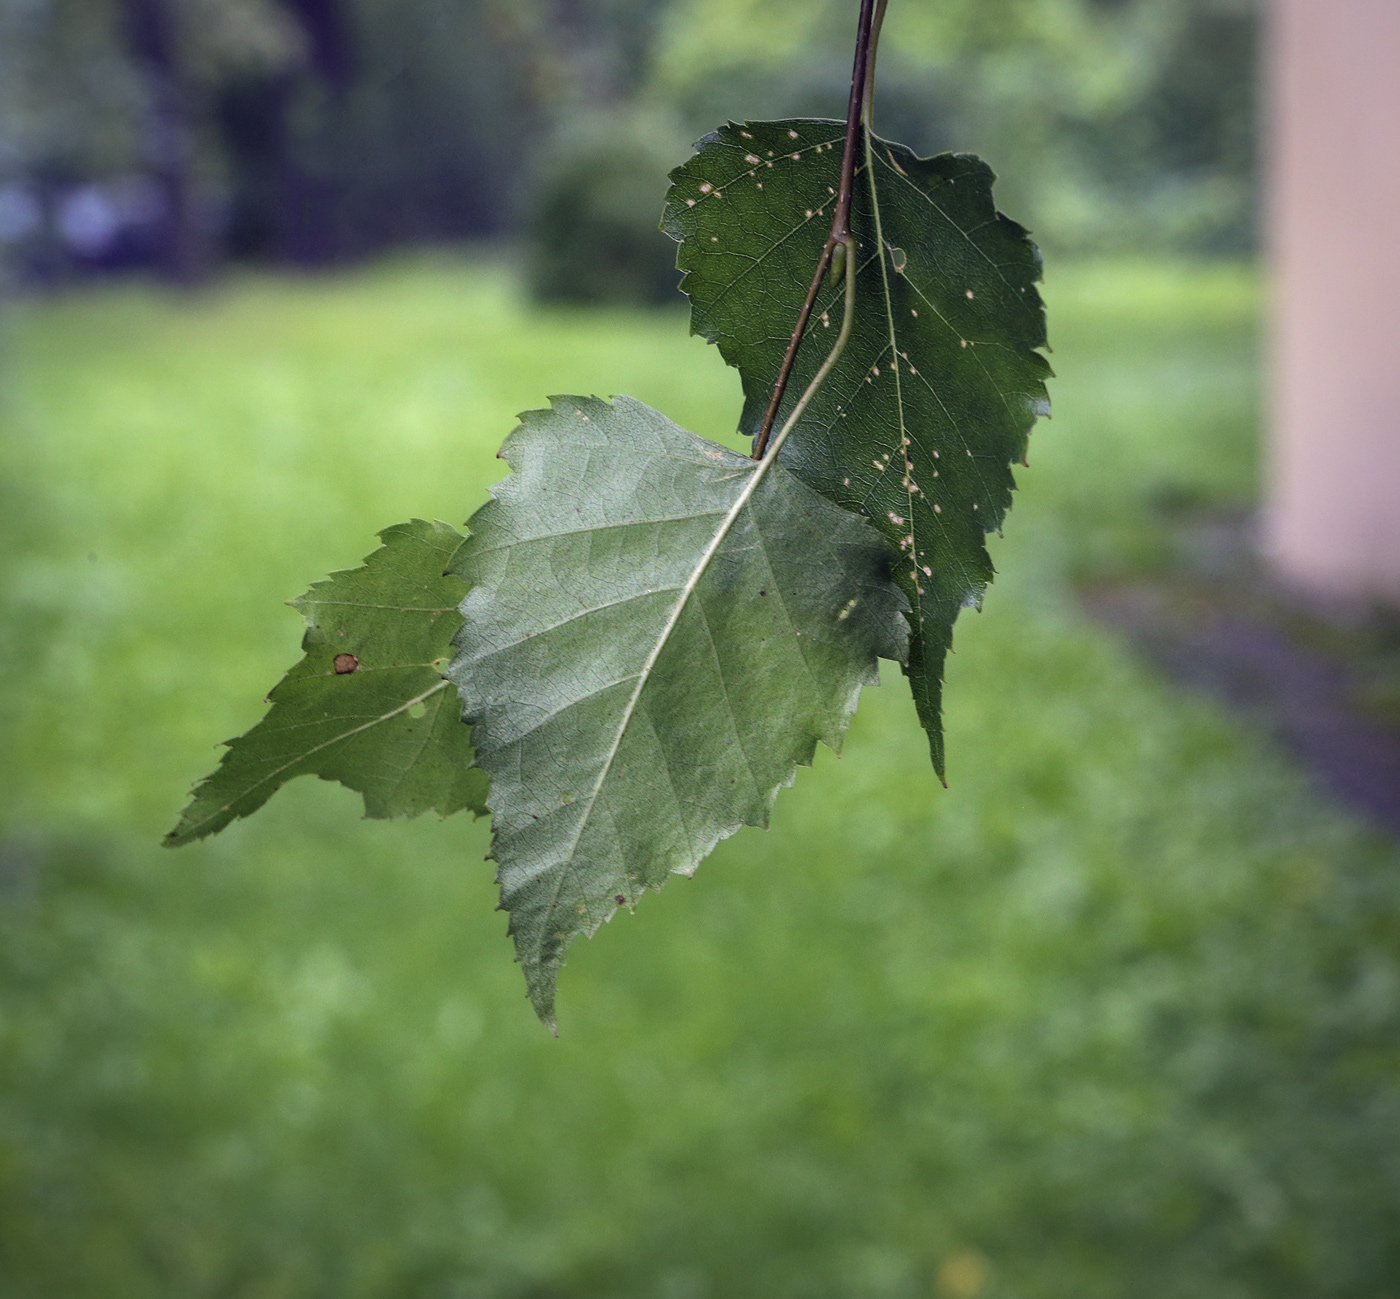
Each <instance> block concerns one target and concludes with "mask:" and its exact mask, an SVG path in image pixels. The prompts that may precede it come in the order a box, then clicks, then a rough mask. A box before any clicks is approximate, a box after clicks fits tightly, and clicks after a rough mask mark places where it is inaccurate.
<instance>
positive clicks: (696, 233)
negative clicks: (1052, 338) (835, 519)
mask: <svg viewBox="0 0 1400 1299" xmlns="http://www.w3.org/2000/svg"><path fill="white" fill-rule="evenodd" d="M844 130H845V124H844V123H842V122H830V121H819V120H811V119H799V120H793V121H779V122H748V123H745V124H744V125H742V126H740V125H736V124H733V123H731V124H730V125H728V126H726V127H724V128H722V129H721V130H719V131H716V132H714V133H713V134H711V135H708V136H706V137H705V138H704V139H703V140H701V141H700V143H699V145H698V146H697V149H698V152H697V153H696V155H695V156H694V157H693V158H691V159H690V160H689V161H688V162H686V163H685V164H684V165H682V166H681V167H679V168H677V169H676V170H675V171H674V172H672V173H671V179H672V182H673V183H672V188H671V191H670V194H669V195H668V199H667V205H666V214H665V218H664V225H665V228H666V230H667V231H668V232H669V233H670V234H671V235H672V237H673V238H675V239H677V240H679V241H681V245H682V246H681V249H680V254H679V258H678V262H679V265H680V268H681V269H682V270H683V271H684V272H685V278H684V279H683V280H682V283H681V287H682V288H683V289H684V291H685V292H686V293H688V294H689V295H690V299H691V327H692V330H693V331H694V332H696V333H699V334H702V335H703V336H704V337H705V338H707V339H709V340H710V341H711V342H714V343H718V345H719V349H720V352H721V354H722V355H723V356H724V359H725V360H726V361H728V362H729V364H731V365H733V366H736V367H737V368H738V370H739V373H740V377H741V379H742V381H743V387H744V396H745V404H744V413H743V417H742V420H741V427H742V429H743V430H744V431H745V432H746V433H748V434H750V435H752V434H753V433H754V432H756V431H757V429H758V427H759V424H760V423H761V421H762V418H763V412H764V408H765V406H766V405H767V403H768V399H769V395H770V393H771V391H772V387H773V380H774V377H775V375H776V374H777V372H778V367H779V365H780V363H781V361H782V357H783V351H784V348H785V345H786V342H787V337H788V334H789V332H790V331H791V328H792V322H793V320H794V319H795V318H796V316H797V312H798V309H799V307H800V306H801V303H802V301H803V297H804V294H805V292H806V290H807V286H808V283H809V281H810V280H811V277H812V270H813V267H815V266H816V264H817V258H818V256H819V254H820V250H821V247H822V244H823V242H824V241H825V239H826V237H827V234H828V231H829V228H830V225H831V210H832V209H831V205H832V203H833V202H834V200H835V196H836V192H837V188H838V185H839V171H840V158H841V142H842V136H843V133H844ZM858 163H859V165H858V168H857V171H856V175H855V186H854V192H853V196H852V205H851V217H850V224H851V230H852V237H853V240H854V243H855V247H854V250H853V255H854V256H855V257H856V258H857V287H856V296H855V317H854V322H853V328H852V334H851V338H850V341H849V343H848V344H847V346H846V348H845V351H844V352H843V354H842V356H841V358H840V360H839V361H838V363H837V364H836V366H835V368H834V369H833V371H832V373H831V374H830V376H829V377H828V378H827V380H826V382H825V383H824V385H823V386H822V387H821V389H820V390H819V391H818V392H817V394H816V396H815V397H814V398H813V400H812V402H811V405H810V406H809V407H808V409H807V410H806V412H805V413H804V414H803V416H802V418H801V420H800V421H799V422H798V424H797V426H796V428H795V429H794V430H793V433H792V435H791V436H790V437H789V439H788V441H787V443H786V445H785V446H784V448H783V450H782V454H781V463H782V464H783V465H784V466H785V467H787V468H788V469H790V470H792V471H793V472H794V473H795V474H797V475H798V476H799V477H800V478H802V479H803V481H805V482H806V483H808V484H809V485H810V486H812V487H814V488H816V489H817V490H818V491H820V492H821V493H822V494H823V495H824V496H826V497H827V498H828V499H830V500H832V501H835V502H837V503H838V504H840V505H843V506H845V507H847V508H849V509H853V510H859V511H861V512H862V513H864V514H865V515H867V516H868V517H869V518H870V519H871V520H872V521H873V522H874V524H875V526H876V527H877V528H879V530H880V531H881V532H882V533H883V534H884V535H885V537H887V538H888V539H889V541H890V543H891V545H892V546H893V547H894V550H895V553H896V554H897V555H898V561H897V563H896V564H895V575H896V578H897V580H898V581H899V583H900V585H901V587H902V588H903V590H904V592H905V594H906V596H907V597H908V599H909V602H910V606H911V610H912V613H911V620H912V622H913V626H914V636H913V639H912V641H911V645H910V655H909V664H908V667H907V669H906V670H907V672H908V674H909V677H910V680H911V684H912V686H913V691H914V699H915V702H916V704H917V706H918V709H919V716H920V719H921V721H922V722H923V724H924V726H925V728H926V729H927V730H928V732H929V743H930V750H931V753H932V757H933V762H934V766H935V768H936V769H937V770H938V772H939V774H940V775H942V774H943V768H944V760H943V740H942V732H941V721H940V712H941V696H942V676H943V661H944V657H945V655H946V653H947V650H948V647H949V645H950V643H951V640H952V631H953V623H954V620H955V619H956V618H957V616H958V611H959V610H960V609H961V608H962V607H964V606H966V605H969V604H976V603H978V602H979V601H980V600H981V597H982V592H983V590H984V589H985V587H986V584H987V583H988V582H989V581H990V580H991V578H992V571H993V570H992V565H991V560H990V558H989V556H988V554H987V550H986V545H985V541H984V537H985V534H986V533H987V532H990V531H993V530H995V529H997V528H999V527H1000V526H1001V523H1002V520H1003V518H1004V516H1005V514H1006V511H1007V509H1008V507H1009V506H1010V504H1011V491H1012V488H1013V487H1014V485H1015V484H1014V481H1013V479H1012V476H1011V470H1010V465H1011V464H1012V463H1014V462H1016V461H1019V460H1022V459H1024V456H1025V450H1026V438H1027V435H1028V434H1029V432H1030V428H1031V425H1032V424H1033V423H1034V422H1035V419H1036V417H1037V416H1038V415H1043V414H1047V413H1048V410H1049V404H1048V400H1047V397H1046V393H1045V379H1046V378H1047V377H1049V375H1050V367H1049V365H1048V364H1047V363H1046V361H1045V358H1044V357H1043V356H1041V355H1040V353H1039V352H1038V351H1037V350H1036V349H1038V348H1041V347H1043V346H1044V345H1045V313H1044V309H1043V306H1042V304H1041V300H1040V295H1039V294H1038V292H1037V291H1036V287H1035V284H1036V281H1037V280H1038V279H1039V278H1040V257H1039V253H1038V252H1037V250H1036V248H1035V246H1034V245H1033V244H1032V243H1031V241H1030V239H1029V238H1028V237H1027V234H1026V231H1025V230H1024V229H1023V228H1022V227H1021V226H1019V225H1017V224H1016V223H1015V222H1014V221H1011V220H1009V219H1008V218H1006V217H1004V216H1002V215H1001V214H1000V213H999V212H997V210H996V208H995V205H994V204H993V201H992V181H993V179H994V177H993V175H992V171H991V169H990V168H989V167H988V166H987V165H986V163H984V162H982V161H981V160H980V159H978V158H975V157H973V156H972V155H970V154H942V155H940V156H939V157H936V158H919V157H916V156H915V155H914V154H913V153H911V152H910V151H909V150H908V149H906V148H904V147H903V146H902V145H897V144H889V143H887V142H886V141H884V140H880V139H878V138H875V137H871V136H868V135H867V137H866V147H865V150H864V152H863V154H862V155H861V156H859V158H858ZM843 304H844V282H843V281H842V280H841V279H840V278H839V277H835V276H828V277H827V281H826V283H825V284H824V285H823V287H822V290H821V293H820V295H819V296H818V299H817V302H816V306H815V309H814V312H813V317H812V322H813V323H812V327H811V328H810V329H809V331H808V335H807V338H806V340H805V342H804V344H803V346H802V348H801V350H800V352H799V353H798V358H797V363H796V365H795V367H794V370H793V378H792V382H791V383H790V385H789V387H788V389H787V396H786V398H785V401H784V405H783V408H782V410H781V411H780V413H779V422H781V420H782V418H783V416H784V415H785V414H786V412H787V410H788V409H790V408H791V406H792V404H793V402H794V401H795V399H796V396H797V394H800V393H801V392H802V391H803V390H804V389H805V388H806V386H807V383H808V381H809V380H810V378H811V376H812V375H813V374H814V373H815V371H816V369H817V367H818V366H819V365H820V364H821V362H822V361H823V360H824V359H825V357H826V354H827V351H828V349H829V346H830V345H829V343H828V342H826V341H825V340H827V339H829V338H830V337H832V335H834V333H835V331H836V329H837V327H838V325H839V322H840V319H841V311H842V307H843Z"/></svg>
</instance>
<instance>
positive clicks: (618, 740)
mask: <svg viewBox="0 0 1400 1299" xmlns="http://www.w3.org/2000/svg"><path fill="white" fill-rule="evenodd" d="M781 446H782V444H781V442H778V441H776V440H775V442H774V445H773V446H772V447H771V448H770V449H769V451H768V454H767V455H766V456H764V458H763V459H762V460H760V461H759V462H758V464H757V466H756V467H755V468H754V469H753V470H752V471H751V477H750V479H749V481H748V482H747V483H746V484H745V485H744V488H743V490H742V491H741V492H740V493H739V495H738V496H737V497H735V499H734V504H733V505H732V506H730V508H729V510H728V511H727V512H726V513H725V515H724V521H723V522H722V523H721V524H720V526H719V527H718V528H717V529H716V530H715V535H714V537H712V538H711V540H710V544H709V545H708V546H706V547H705V550H704V553H703V554H702V555H701V556H700V559H699V560H698V562H697V563H696V565H695V567H694V569H693V570H692V572H691V575H690V577H689V578H687V579H686V583H685V585H684V586H683V587H682V588H681V591H680V594H679V595H678V596H677V598H676V602H675V604H674V605H672V607H671V614H670V616H669V617H668V618H667V620H666V625H665V626H664V627H663V628H662V629H661V634H660V636H658V637H657V640H656V644H655V645H654V646H653V648H652V651H651V653H650V654H649V655H648V656H647V661H646V662H645V663H644V664H643V665H642V670H641V672H640V673H639V674H638V676H637V685H636V687H635V689H634V690H633V691H632V695H631V697H630V698H629V699H628V701H627V705H626V707H625V708H624V709H623V711H622V716H621V718H619V720H618V724H617V729H616V732H615V733H614V735H613V742H612V745H611V746H610V747H609V749H608V756H607V757H606V758H605V759H604V761H603V767H602V770H601V771H600V772H599V773H598V779H597V780H596V781H594V784H593V789H592V791H591V792H590V793H589V795H588V805H587V808H586V810H585V811H584V813H583V815H582V816H581V817H579V820H578V828H577V829H576V830H575V832H574V837H573V840H572V842H571V843H570V844H569V849H568V853H567V855H566V856H565V857H564V859H563V861H562V862H561V863H560V869H559V871H558V875H557V878H556V879H555V882H554V888H553V889H552V890H551V892H550V897H549V902H548V905H547V906H546V907H545V913H544V921H543V923H542V924H541V925H540V927H539V938H538V939H537V940H536V943H535V949H536V952H537V953H539V952H541V951H542V950H543V947H544V943H545V939H546V937H547V936H548V932H549V928H550V925H551V924H552V922H553V920H554V913H555V911H556V910H557V908H558V905H559V895H560V893H561V892H562V891H563V888H564V880H565V878H566V877H567V876H568V875H569V874H570V873H571V871H570V865H571V864H572V862H573V859H574V853H575V852H576V851H577V850H578V845H579V841H580V840H581V839H582V838H583V832H584V830H585V829H586V828H587V827H588V824H589V822H590V821H591V820H592V818H593V810H594V808H595V807H596V806H597V804H598V798H599V795H600V794H601V793H602V791H603V786H604V785H605V784H606V783H607V779H608V776H609V775H610V774H611V772H612V765H613V762H614V761H615V760H616V758H617V754H618V750H619V749H620V748H621V747H622V740H623V737H624V735H626V733H627V728H628V727H629V726H630V725H631V724H632V717H633V715H634V714H635V712H636V710H637V703H638V701H639V700H640V699H641V697H642V692H643V691H644V690H645V689H646V687H647V683H648V682H649V681H650V680H651V674H652V671H653V669H654V668H655V667H656V664H657V661H658V660H659V659H660V657H661V655H662V653H663V652H664V651H665V649H666V646H667V644H668V643H669V641H670V639H671V633H672V632H673V631H675V629H676V626H677V624H678V623H679V622H680V618H681V614H682V613H683V612H684V610H685V606H686V603H687V602H688V601H689V599H690V597H691V596H692V595H693V594H694V593H695V588H696V587H697V586H698V585H699V583H700V579H701V578H702V577H703V576H704V574H705V572H706V570H707V569H708V568H709V565H710V562H711V560H713V559H714V557H715V555H716V554H717V553H718V551H719V548H720V546H721V545H722V544H723V542H724V539H725V538H726V537H727V536H728V535H729V532H730V530H731V529H732V528H733V526H734V522H735V520H736V519H737V518H738V517H739V515H740V514H741V513H742V512H743V510H744V508H745V507H746V506H747V505H748V503H749V501H750V500H751V499H752V498H753V494H754V492H755V491H756V490H757V489H758V485H759V484H760V483H761V482H762V481H763V479H764V477H765V476H766V475H767V473H768V470H769V469H770V468H771V467H772V466H773V465H774V464H776V463H777V453H778V451H779V450H780V449H781ZM702 517H703V516H702Z"/></svg>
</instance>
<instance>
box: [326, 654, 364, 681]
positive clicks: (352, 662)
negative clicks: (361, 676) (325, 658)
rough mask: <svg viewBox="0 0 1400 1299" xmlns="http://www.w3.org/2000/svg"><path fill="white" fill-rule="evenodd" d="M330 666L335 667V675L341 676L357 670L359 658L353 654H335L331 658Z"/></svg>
mask: <svg viewBox="0 0 1400 1299" xmlns="http://www.w3.org/2000/svg"><path fill="white" fill-rule="evenodd" d="M331 666H332V667H333V668H335V674H336V676H338V677H343V676H345V675H346V674H347V673H350V672H355V671H358V670H359V666H360V660H359V659H357V658H356V657H355V656H354V655H353V654H337V655H336V656H335V658H334V659H332V660H331Z"/></svg>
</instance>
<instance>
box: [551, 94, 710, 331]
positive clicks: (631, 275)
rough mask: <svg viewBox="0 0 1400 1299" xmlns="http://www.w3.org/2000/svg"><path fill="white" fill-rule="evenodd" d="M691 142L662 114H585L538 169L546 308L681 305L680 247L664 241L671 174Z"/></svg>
mask: <svg viewBox="0 0 1400 1299" xmlns="http://www.w3.org/2000/svg"><path fill="white" fill-rule="evenodd" d="M685 155H686V145H685V136H684V134H683V133H682V132H681V131H680V130H679V129H678V128H677V127H676V126H675V125H674V124H672V123H670V122H667V121H664V120H662V121H658V120H657V119H656V115H655V114H652V115H643V114H639V113H637V112H635V111H614V112H612V113H606V112H600V111H594V112H589V113H585V114H584V115H583V116H581V118H580V119H579V120H578V121H577V122H575V123H574V124H573V125H572V126H571V127H568V128H565V129H562V130H561V131H560V132H559V133H558V135H557V136H556V138H555V140H554V143H553V145H552V147H551V148H550V149H549V150H548V152H547V153H546V154H545V155H544V157H543V158H542V159H541V160H540V163H539V169H538V174H537V175H536V177H535V178H534V184H533V185H532V186H531V194H532V199H531V206H530V211H529V218H528V223H527V225H526V236H527V242H526V248H527V252H528V258H529V262H528V269H529V282H530V288H531V291H532V292H533V294H534V296H535V297H536V298H537V299H538V300H539V301H541V302H573V303H607V302H613V303H621V304H628V305H632V306H646V305H651V304H659V303H666V302H673V303H679V302H680V301H681V298H680V295H679V294H678V292H677V285H678V284H679V282H680V274H679V272H678V271H677V270H676V245H675V243H674V242H672V240H671V239H670V238H669V237H668V236H666V235H665V234H663V233H662V232H661V207H662V203H661V200H662V197H663V196H664V195H665V193H666V174H667V172H669V171H670V169H671V168H672V167H674V166H675V165H676V163H677V160H678V159H681V158H684V157H685Z"/></svg>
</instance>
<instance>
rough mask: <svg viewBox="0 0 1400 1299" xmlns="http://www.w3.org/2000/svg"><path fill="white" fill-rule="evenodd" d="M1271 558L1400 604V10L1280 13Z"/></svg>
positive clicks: (1354, 2)
mask: <svg viewBox="0 0 1400 1299" xmlns="http://www.w3.org/2000/svg"><path fill="white" fill-rule="evenodd" d="M1270 11H1271V12H1270V18H1271V29H1270V32H1269V38H1268V39H1269V48H1268V58H1267V63H1268V69H1267V75H1268V80H1269V86H1268V105H1269V109H1268V117H1269V120H1268V123H1267V150H1268V184H1269V192H1268V206H1267V222H1268V242H1269V252H1270V257H1271V260H1272V266H1273V291H1274V295H1275V296H1274V302H1273V335H1272V366H1271V375H1270V383H1271V393H1272V409H1271V423H1272V427H1271V438H1270V443H1269V448H1268V459H1267V465H1266V473H1267V478H1266V483H1265V508H1264V519H1263V523H1264V534H1263V545H1264V550H1265V554H1266V556H1267V557H1268V559H1269V560H1270V561H1271V562H1272V564H1273V565H1274V568H1275V571H1276V572H1277V573H1278V574H1279V575H1280V576H1281V577H1282V578H1283V579H1284V580H1285V581H1286V582H1288V583H1290V584H1292V585H1294V586H1296V587H1299V588H1301V589H1302V590H1304V591H1306V592H1310V593H1312V594H1314V595H1318V596H1322V597H1330V598H1334V599H1336V598H1341V599H1361V600H1368V599H1387V600H1395V599H1400V0H1272V4H1271V6H1270Z"/></svg>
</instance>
